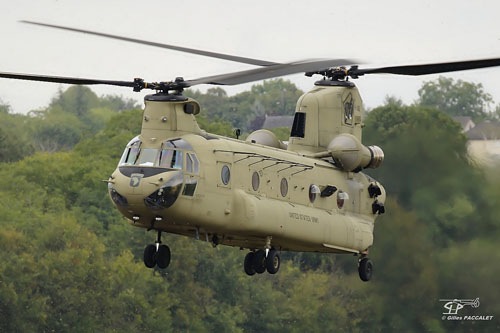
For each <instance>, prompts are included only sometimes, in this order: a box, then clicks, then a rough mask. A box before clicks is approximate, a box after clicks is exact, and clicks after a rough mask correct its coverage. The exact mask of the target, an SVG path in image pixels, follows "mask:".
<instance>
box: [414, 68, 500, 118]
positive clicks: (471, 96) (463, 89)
mask: <svg viewBox="0 0 500 333" xmlns="http://www.w3.org/2000/svg"><path fill="white" fill-rule="evenodd" d="M418 95H419V100H418V103H419V104H420V105H422V106H431V107H437V108H438V109H439V110H441V111H443V112H445V113H447V114H448V115H450V116H468V117H471V118H473V119H474V121H479V120H481V119H485V118H488V117H490V116H491V114H490V112H491V110H490V106H491V104H492V102H493V99H492V97H491V95H490V94H488V93H486V92H485V91H484V89H483V85H482V84H481V83H478V84H476V83H471V82H465V81H462V80H457V81H456V82H455V81H454V80H453V79H451V78H446V77H439V79H437V81H428V82H425V83H424V84H423V86H422V87H421V88H420V89H419V91H418Z"/></svg>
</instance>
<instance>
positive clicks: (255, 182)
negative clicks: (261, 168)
mask: <svg viewBox="0 0 500 333" xmlns="http://www.w3.org/2000/svg"><path fill="white" fill-rule="evenodd" d="M259 185H260V177H259V174H258V173H257V172H256V171H254V173H253V174H252V188H253V190H254V191H257V190H258V189H259Z"/></svg>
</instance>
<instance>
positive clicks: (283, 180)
mask: <svg viewBox="0 0 500 333" xmlns="http://www.w3.org/2000/svg"><path fill="white" fill-rule="evenodd" d="M280 191H281V196H282V197H286V195H287V194H288V181H287V180H286V178H281V184H280Z"/></svg>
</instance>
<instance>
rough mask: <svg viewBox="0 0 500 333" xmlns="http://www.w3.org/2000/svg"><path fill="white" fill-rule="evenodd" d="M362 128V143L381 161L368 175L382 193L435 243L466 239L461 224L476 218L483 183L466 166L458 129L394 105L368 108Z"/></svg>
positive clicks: (441, 117) (433, 115) (430, 113)
mask: <svg viewBox="0 0 500 333" xmlns="http://www.w3.org/2000/svg"><path fill="white" fill-rule="evenodd" d="M365 123H366V130H365V131H364V141H365V142H367V143H377V145H380V146H381V147H382V149H383V150H384V153H385V156H386V159H385V161H384V165H383V167H381V168H379V169H377V170H374V171H373V172H370V173H371V174H372V175H374V176H375V178H377V179H379V180H380V181H381V182H382V184H384V186H385V187H386V189H387V191H388V193H390V194H393V195H397V197H398V199H399V202H400V203H401V204H402V205H403V207H405V208H407V209H410V208H412V209H414V210H415V211H416V212H417V214H418V216H419V217H420V218H422V219H423V220H424V221H426V223H427V224H428V232H429V233H430V234H431V235H432V237H435V238H436V241H437V242H438V243H442V244H446V242H447V241H448V239H456V238H457V237H458V238H462V239H465V238H467V237H471V234H470V232H471V228H472V227H471V226H468V224H467V221H471V220H475V219H476V218H477V216H478V214H479V213H480V210H479V209H478V205H482V200H484V196H483V195H482V194H481V186H482V185H485V184H484V180H483V178H482V177H481V175H480V173H479V172H478V171H477V170H476V169H475V168H474V167H472V166H471V165H470V162H469V158H468V155H467V146H466V137H465V136H464V135H463V134H462V133H461V128H460V125H459V124H458V123H456V122H454V121H453V120H452V119H451V118H450V117H449V116H447V115H446V114H444V113H442V112H440V111H438V110H436V109H432V108H423V107H419V106H398V105H396V104H391V105H387V106H383V107H379V108H376V109H374V110H373V111H372V112H370V113H369V114H368V116H367V118H366V121H365ZM450 236H452V237H450Z"/></svg>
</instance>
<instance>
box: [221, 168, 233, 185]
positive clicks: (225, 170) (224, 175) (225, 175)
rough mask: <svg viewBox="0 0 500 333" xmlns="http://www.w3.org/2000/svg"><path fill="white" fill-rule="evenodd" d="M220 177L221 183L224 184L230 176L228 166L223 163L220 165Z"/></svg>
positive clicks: (227, 182)
mask: <svg viewBox="0 0 500 333" xmlns="http://www.w3.org/2000/svg"><path fill="white" fill-rule="evenodd" d="M221 178H222V183H224V185H227V184H229V179H230V178H231V172H230V171H229V167H228V166H227V165H224V166H223V167H222V172H221Z"/></svg>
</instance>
